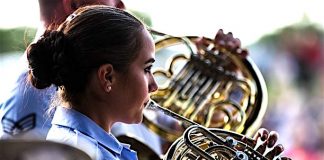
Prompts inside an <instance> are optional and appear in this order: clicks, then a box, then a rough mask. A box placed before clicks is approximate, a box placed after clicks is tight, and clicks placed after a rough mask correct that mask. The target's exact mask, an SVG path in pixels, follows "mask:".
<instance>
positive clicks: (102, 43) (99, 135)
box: [27, 5, 158, 160]
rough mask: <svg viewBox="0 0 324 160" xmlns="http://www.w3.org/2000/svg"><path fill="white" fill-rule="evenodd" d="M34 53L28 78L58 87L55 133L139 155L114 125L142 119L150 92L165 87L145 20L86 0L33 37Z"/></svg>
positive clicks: (89, 148)
mask: <svg viewBox="0 0 324 160" xmlns="http://www.w3.org/2000/svg"><path fill="white" fill-rule="evenodd" d="M27 59H28V62H29V72H28V82H30V83H31V84H32V85H33V86H34V87H36V88H38V89H46V88H48V87H50V86H53V85H54V86H55V88H57V93H58V95H57V97H58V99H57V100H56V101H57V102H59V105H58V106H56V111H55V114H54V117H53V120H52V127H51V129H50V130H49V133H48V135H47V138H46V139H47V140H51V141H58V142H63V143H68V144H70V145H73V146H75V147H78V148H80V149H82V150H84V151H85V152H86V153H88V154H89V155H90V156H91V157H93V158H94V159H98V160H101V159H109V160H114V159H116V160H117V159H122V160H128V159H132V160H133V159H134V160H135V159H137V156H136V153H135V152H134V151H132V150H130V148H129V146H128V145H126V144H122V143H120V142H119V141H118V140H117V139H116V138H115V137H114V136H113V135H112V134H111V127H112V125H113V124H114V123H116V122H123V123H127V124H133V123H140V122H141V121H142V119H143V110H144V107H145V106H146V104H147V103H148V101H149V99H150V95H149V93H151V92H154V91H156V90H157V88H158V86H157V84H156V82H155V80H154V77H153V74H152V72H151V68H152V65H153V63H154V61H155V45H154V41H153V39H152V36H151V35H150V33H149V32H148V30H147V29H146V27H145V26H144V24H143V23H142V22H141V21H139V20H138V19H136V18H135V17H134V16H132V15H131V14H129V13H128V12H126V11H123V10H120V9H117V8H113V7H108V6H103V5H92V6H86V7H82V8H79V9H77V10H76V11H75V12H74V13H73V14H72V15H71V16H70V17H68V18H67V20H66V21H65V22H64V23H62V24H61V25H60V27H59V28H58V29H57V30H47V31H46V32H45V34H44V35H43V36H42V37H41V38H40V39H39V40H38V41H37V42H36V43H33V44H31V45H30V46H29V47H28V49H27Z"/></svg>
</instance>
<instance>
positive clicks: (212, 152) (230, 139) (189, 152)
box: [146, 100, 281, 160]
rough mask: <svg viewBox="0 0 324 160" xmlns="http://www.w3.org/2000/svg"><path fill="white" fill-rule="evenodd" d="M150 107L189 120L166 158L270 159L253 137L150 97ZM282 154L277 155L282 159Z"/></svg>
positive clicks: (214, 159)
mask: <svg viewBox="0 0 324 160" xmlns="http://www.w3.org/2000/svg"><path fill="white" fill-rule="evenodd" d="M146 108H147V109H152V110H158V111H161V112H163V113H164V114H165V115H168V116H170V117H172V118H175V119H177V120H178V121H181V122H183V123H184V124H186V126H187V128H186V130H185V131H184V133H183V135H182V136H181V137H179V138H178V139H177V140H176V141H175V142H174V143H173V144H172V145H171V147H170V148H169V149H168V151H167V153H166V154H165V155H164V157H163V159H164V160H183V159H184V160H189V159H196V160H201V159H206V160H268V158H266V157H265V156H263V155H262V154H261V153H259V152H258V151H256V149H255V148H256V147H254V148H252V146H254V145H253V140H252V139H250V138H246V139H245V140H244V141H243V135H242V134H238V133H235V132H232V131H227V130H223V129H217V128H208V129H207V128H206V127H204V126H202V125H200V124H198V123H196V122H193V121H191V120H189V119H187V118H185V117H182V116H180V115H178V114H177V113H174V112H172V111H170V110H168V109H166V108H164V107H161V106H160V105H159V104H157V103H156V102H154V101H153V100H150V101H149V102H148V104H147V105H146ZM280 158H281V157H280V155H278V156H276V157H274V158H273V159H280Z"/></svg>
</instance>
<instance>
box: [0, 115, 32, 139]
mask: <svg viewBox="0 0 324 160" xmlns="http://www.w3.org/2000/svg"><path fill="white" fill-rule="evenodd" d="M1 123H2V128H3V131H4V132H5V133H8V134H10V135H17V134H20V133H23V132H26V131H29V130H31V129H33V128H35V126H36V114H35V113H31V114H29V115H27V116H25V117H23V118H21V119H19V120H17V121H14V120H13V119H10V118H7V117H3V118H2V120H1Z"/></svg>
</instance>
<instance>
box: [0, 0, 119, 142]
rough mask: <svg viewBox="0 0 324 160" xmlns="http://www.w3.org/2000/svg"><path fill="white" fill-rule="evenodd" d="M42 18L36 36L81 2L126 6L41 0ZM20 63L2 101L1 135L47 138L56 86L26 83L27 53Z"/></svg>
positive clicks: (111, 0) (113, 0)
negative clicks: (37, 86)
mask: <svg viewBox="0 0 324 160" xmlns="http://www.w3.org/2000/svg"><path fill="white" fill-rule="evenodd" d="M38 2H39V8H40V20H41V23H42V25H41V26H40V27H39V28H38V30H37V34H36V37H35V39H38V37H39V36H40V35H41V34H42V33H44V31H45V29H46V28H55V26H57V25H58V24H60V23H62V22H63V21H64V20H65V19H66V17H67V16H68V15H70V14H71V13H72V12H73V11H75V10H76V9H77V8H79V7H80V6H84V5H89V4H103V5H109V6H113V7H117V8H121V9H124V8H125V6H124V3H123V2H122V1H121V0H55V1H47V0H38ZM19 63H20V64H19V65H18V66H17V67H19V68H20V71H19V74H18V75H17V79H16V81H15V82H14V84H13V85H12V86H13V87H12V89H11V92H10V93H8V94H7V97H6V98H5V99H4V100H2V101H0V110H1V112H0V113H1V114H0V122H1V123H0V139H12V138H14V139H24V138H28V139H45V137H46V135H47V132H48V129H49V128H50V122H51V118H50V117H49V116H47V114H46V111H47V109H48V107H47V106H49V104H50V99H51V97H52V95H53V93H54V92H55V91H56V88H55V87H49V88H48V89H45V90H38V89H35V88H33V87H32V86H31V85H30V84H28V83H26V77H27V69H28V68H27V62H26V54H24V55H23V56H22V58H21V60H20V62H19Z"/></svg>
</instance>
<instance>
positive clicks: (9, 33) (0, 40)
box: [0, 27, 36, 54]
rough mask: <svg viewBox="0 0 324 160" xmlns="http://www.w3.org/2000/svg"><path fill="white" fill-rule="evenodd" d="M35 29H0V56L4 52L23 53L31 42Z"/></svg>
mask: <svg viewBox="0 0 324 160" xmlns="http://www.w3.org/2000/svg"><path fill="white" fill-rule="evenodd" d="M35 34H36V29H35V28H28V27H19V28H13V29H0V54H1V53H4V52H16V51H24V50H25V49H26V47H27V46H28V45H29V44H30V43H31V42H32V41H33V38H34V37H35Z"/></svg>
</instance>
